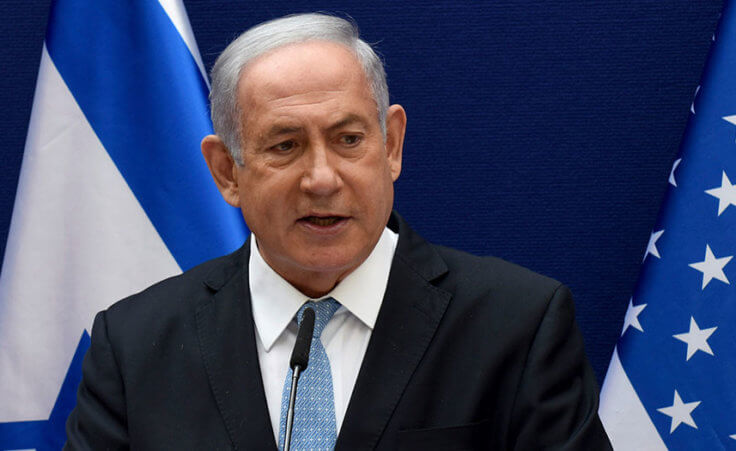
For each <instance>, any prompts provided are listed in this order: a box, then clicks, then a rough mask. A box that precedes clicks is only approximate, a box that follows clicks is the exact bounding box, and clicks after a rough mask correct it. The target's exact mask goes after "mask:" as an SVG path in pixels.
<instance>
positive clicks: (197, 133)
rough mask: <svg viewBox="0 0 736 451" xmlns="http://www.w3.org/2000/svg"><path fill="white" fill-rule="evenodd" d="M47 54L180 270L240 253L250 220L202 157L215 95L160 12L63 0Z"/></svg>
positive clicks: (53, 18)
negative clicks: (229, 200)
mask: <svg viewBox="0 0 736 451" xmlns="http://www.w3.org/2000/svg"><path fill="white" fill-rule="evenodd" d="M46 45H47V48H48V51H49V54H50V56H51V59H52V60H53V62H54V64H55V65H56V67H57V69H58V71H59V72H60V74H61V76H62V78H63V79H64V81H65V82H66V84H67V86H68V87H69V89H70V91H71V92H72V94H73V96H74V98H75V99H76V101H77V103H78V104H79V106H80V107H81V109H82V111H83V112H84V114H85V116H86V117H87V120H88V121H89V122H90V124H91V126H92V128H93V129H94V131H95V133H96V134H97V136H98V137H99V139H100V141H101V142H102V144H103V146H104V147H105V149H106V150H107V152H108V153H109V154H110V157H111V158H112V160H113V161H114V162H115V165H116V166H117V168H118V169H119V170H120V172H121V173H122V175H123V177H124V178H125V180H126V182H127V183H128V186H130V188H131V190H132V191H133V193H134V194H135V196H136V198H137V199H138V201H139V202H140V204H141V206H142V207H143V209H144V210H145V212H146V214H147V215H148V217H149V219H150V220H151V222H152V223H153V225H154V227H155V228H156V230H157V231H158V233H159V234H160V235H161V238H162V239H163V241H164V243H165V244H166V246H167V247H168V249H169V250H170V251H171V253H172V255H173V256H174V258H175V259H176V261H177V263H178V264H179V266H180V267H181V268H182V269H183V270H186V269H188V268H190V267H192V266H194V265H196V264H197V263H200V262H202V261H204V260H207V259H209V258H212V257H215V256H218V255H222V254H224V253H227V252H229V251H231V250H234V249H235V248H237V247H238V246H239V245H241V244H242V242H243V240H244V237H245V225H244V223H243V220H242V217H241V216H240V213H239V212H238V211H237V210H236V209H234V208H232V207H230V206H229V205H227V204H226V203H225V202H224V201H223V200H222V198H221V197H220V194H219V193H218V191H217V189H216V187H215V185H214V183H213V182H212V180H211V177H210V174H209V171H208V169H207V167H206V164H205V162H204V159H203V158H202V155H201V153H200V150H199V142H200V140H201V139H202V138H203V137H204V136H205V135H207V134H210V133H212V125H211V123H210V120H209V117H208V107H207V100H206V97H207V86H206V84H205V82H204V80H203V78H202V75H201V73H200V71H199V69H198V67H197V65H196V63H195V61H194V58H193V57H192V55H191V53H190V52H189V49H188V48H187V46H186V44H185V43H184V41H183V40H182V38H181V36H180V35H179V33H178V32H177V30H176V28H175V27H174V25H173V24H172V23H171V21H170V19H169V17H168V16H167V15H166V12H165V11H164V10H163V8H162V7H161V5H160V4H159V2H157V1H155V0H141V1H135V2H121V1H119V0H96V1H94V2H90V1H89V0H58V1H56V2H55V3H54V4H53V6H52V10H51V14H50V16H49V28H48V30H47V36H46ZM83 152H84V149H80V159H81V158H84V155H83Z"/></svg>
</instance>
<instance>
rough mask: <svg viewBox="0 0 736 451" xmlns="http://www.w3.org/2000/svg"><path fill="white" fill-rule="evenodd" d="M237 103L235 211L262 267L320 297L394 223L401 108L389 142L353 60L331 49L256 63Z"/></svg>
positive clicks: (303, 50) (301, 47)
mask: <svg viewBox="0 0 736 451" xmlns="http://www.w3.org/2000/svg"><path fill="white" fill-rule="evenodd" d="M238 101H239V105H240V107H241V111H243V113H242V117H241V120H242V124H243V128H242V130H241V131H242V136H243V139H242V143H241V148H242V160H243V165H242V166H234V171H235V174H234V177H235V180H236V181H237V191H238V204H239V205H238V206H239V207H240V208H241V209H242V211H243V216H244V217H245V221H246V223H247V224H248V227H249V228H250V229H251V231H252V232H253V233H254V234H255V235H256V237H257V242H258V247H259V250H260V252H261V254H262V255H263V257H264V259H265V260H266V262H267V263H268V264H269V265H270V266H271V267H272V268H274V269H275V270H276V271H277V272H278V273H279V274H280V275H281V276H282V277H284V278H285V279H286V280H288V281H289V282H291V283H292V284H293V285H295V286H296V287H297V288H299V289H300V290H302V291H303V292H304V293H305V294H307V295H311V296H316V295H321V294H323V292H327V291H329V290H330V289H331V288H332V287H333V286H334V285H335V284H336V283H337V282H339V281H340V280H342V278H344V277H345V275H347V274H348V273H350V272H351V271H352V270H354V269H355V268H356V267H357V266H359V265H360V264H361V263H362V262H363V261H364V260H365V259H366V258H367V257H368V255H369V254H370V252H371V251H372V249H373V247H374V246H375V244H376V243H377V242H378V239H379V237H380V235H381V233H382V231H383V228H384V227H385V225H386V223H387V221H388V217H389V215H390V213H391V208H392V205H393V182H394V180H396V178H397V177H398V176H399V172H400V171H401V145H402V143H403V132H404V125H405V116H404V113H403V109H401V107H400V106H398V105H395V106H392V107H391V109H390V110H389V119H388V120H387V122H388V128H389V130H388V137H387V141H386V142H384V140H383V136H382V134H381V129H380V125H379V123H378V117H377V110H376V103H375V101H374V100H373V97H372V96H371V91H370V88H369V85H368V81H367V79H366V76H365V74H364V73H363V71H362V69H361V67H360V65H359V63H358V61H357V59H356V58H355V56H353V54H352V53H351V52H350V51H349V50H348V49H347V48H345V47H343V46H341V45H338V44H335V43H329V42H307V43H301V44H293V45H289V46H286V47H282V48H280V49H277V50H275V51H273V52H271V53H268V54H266V55H264V56H262V57H260V58H258V59H256V60H255V61H254V62H252V63H251V64H250V65H249V66H248V67H247V68H246V69H245V71H244V72H243V74H242V78H241V81H240V84H239V87H238ZM397 108H398V109H399V110H401V111H399V112H397ZM397 115H398V116H400V117H399V119H398V121H399V122H400V124H398V123H397V119H396V116H397ZM397 124H398V125H400V127H397ZM399 129H400V133H398V132H397V130H399ZM397 134H399V135H400V136H397Z"/></svg>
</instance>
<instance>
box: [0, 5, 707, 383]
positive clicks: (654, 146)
mask: <svg viewBox="0 0 736 451" xmlns="http://www.w3.org/2000/svg"><path fill="white" fill-rule="evenodd" d="M136 1H143V0H136ZM184 3H185V4H186V7H187V10H188V13H189V18H190V21H191V23H192V27H193V29H194V34H195V36H196V38H197V42H198V44H199V49H200V51H201V53H202V58H203V60H204V63H205V66H206V67H207V68H208V69H209V68H210V67H211V66H212V64H213V62H214V59H215V58H216V56H217V55H218V53H219V52H220V51H221V50H222V49H223V48H224V47H225V45H227V43H228V42H229V41H230V40H231V39H232V38H233V37H235V36H236V35H237V34H238V33H239V32H240V31H242V30H244V29H246V28H248V27H250V26H251V25H254V24H256V23H259V22H261V21H264V20H267V19H270V18H274V17H278V16H281V15H284V14H288V13H295V12H306V11H328V12H334V13H338V14H347V15H350V16H351V17H353V18H354V19H355V20H356V22H357V23H358V24H359V26H360V28H361V31H362V35H363V38H364V39H366V40H367V41H369V42H371V43H375V44H376V46H377V48H378V50H379V51H380V53H381V54H382V55H383V56H384V58H385V60H386V67H387V73H388V81H389V89H390V91H391V101H392V103H400V104H402V105H403V106H404V107H405V108H406V111H407V114H408V118H409V122H408V131H407V137H406V144H405V148H404V169H403V172H402V174H401V178H400V179H399V182H398V183H397V185H396V209H397V210H398V211H399V212H401V213H402V215H404V217H405V218H406V219H407V220H408V221H409V222H410V224H412V226H413V227H414V228H415V229H416V230H417V231H419V232H420V233H422V234H423V235H424V236H425V237H426V238H427V239H429V240H430V241H433V242H436V243H441V244H445V245H449V246H453V247H457V248H460V249H464V250H467V251H469V252H473V253H476V254H483V255H496V256H500V257H502V258H505V259H507V260H511V261H513V262H516V263H519V264H521V265H524V266H527V267H529V268H531V269H533V270H535V271H538V272H541V273H544V274H547V275H549V276H551V277H554V278H556V279H559V280H561V281H563V282H565V283H566V284H568V285H569V286H570V287H571V288H572V290H573V293H574V294H575V297H576V305H577V315H578V320H579V322H580V325H581V328H582V330H583V334H584V335H585V340H586V349H587V352H588V355H589V357H590V359H591V361H592V364H593V366H594V368H595V370H596V373H597V375H598V377H599V380H602V378H603V376H604V374H605V370H606V368H607V365H608V361H609V359H610V356H611V352H612V350H613V346H614V344H615V342H616V339H617V338H618V335H619V333H620V330H621V324H622V321H623V316H624V312H625V311H626V306H627V304H628V299H629V296H630V294H631V291H632V289H633V285H634V282H635V279H636V275H637V272H638V269H639V264H640V262H641V258H642V256H643V252H644V249H645V248H646V244H647V241H648V239H649V233H650V231H651V227H652V226H653V224H654V221H655V217H656V214H657V211H658V208H659V204H660V201H661V198H662V195H663V193H664V191H665V188H666V184H667V178H668V175H669V171H670V168H671V165H672V162H673V159H674V155H675V153H676V151H677V147H678V144H679V141H680V138H681V136H682V133H683V131H684V128H685V124H686V121H687V117H688V114H689V107H690V102H691V99H692V96H693V93H694V92H695V89H696V87H697V85H698V80H699V77H700V73H701V70H702V68H703V63H704V61H705V58H706V55H707V52H708V48H709V45H710V41H711V35H712V32H713V30H715V25H716V22H717V21H718V17H719V13H720V9H721V2H720V1H698V2H693V1H690V0H681V1H641V0H629V1H620V0H617V1H605V2H578V1H569V0H556V1H495V2H480V1H434V2H429V1H427V2H419V1H406V2H400V1H373V2H366V1H340V2H337V1H306V0H305V1H292V2H273V1H248V2H239V1H232V0H217V1H215V0H185V1H184ZM48 7H49V0H3V1H2V2H0V27H1V28H0V67H1V68H2V77H0V105H1V106H2V110H3V115H2V121H0V131H1V132H2V145H1V146H0V152H1V154H0V161H1V163H0V254H2V252H3V251H4V249H5V240H6V237H7V232H8V227H9V223H10V216H11V211H12V207H13V200H14V196H15V189H16V184H17V179H18V172H19V170H20V162H21V158H22V152H23V145H24V141H25V135H26V132H27V127H28V119H29V116H30V109H31V102H32V98H33V89H34V85H35V79H36V74H37V70H38V63H39V59H40V55H41V47H42V42H43V36H44V31H45V26H46V17H47V14H48ZM203 164H204V162H203ZM39 270H41V271H43V270H48V271H53V270H54V268H39Z"/></svg>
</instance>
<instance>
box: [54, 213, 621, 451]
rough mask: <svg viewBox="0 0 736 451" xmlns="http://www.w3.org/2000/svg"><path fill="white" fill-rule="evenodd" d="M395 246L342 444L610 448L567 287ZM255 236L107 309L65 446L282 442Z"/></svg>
mask: <svg viewBox="0 0 736 451" xmlns="http://www.w3.org/2000/svg"><path fill="white" fill-rule="evenodd" d="M389 227H391V228H392V229H393V230H397V231H398V233H399V242H398V247H397V250H396V254H395V256H394V260H393V264H392V267H391V273H390V276H389V281H388V287H387V290H386V295H385V298H384V300H383V305H382V306H381V310H380V313H379V315H378V319H377V321H376V325H375V328H374V331H373V334H372V336H371V339H370V343H369V345H368V349H367V351H366V354H365V359H364V360H363V365H362V367H361V370H360V373H359V375H358V379H357V381H356V384H355V389H354V390H353V394H352V397H351V399H350V403H349V406H348V409H347V412H346V415H345V419H344V422H343V425H342V428H341V430H340V432H339V436H338V439H337V445H336V448H337V449H345V450H359V449H374V448H376V449H522V450H532V449H545V448H554V449H558V448H564V449H580V450H596V449H610V445H609V444H608V439H607V438H606V435H605V433H604V432H603V429H602V426H601V424H600V421H599V419H598V416H597V408H598V394H597V388H596V382H595V378H594V375H593V372H592V370H591V368H590V366H589V364H588V363H587V360H586V358H585V355H584V352H583V341H582V338H581V335H580V332H579V330H578V328H577V326H576V323H575V319H574V312H573V303H572V299H571V296H570V292H569V291H568V289H567V288H566V287H564V286H562V285H560V284H559V283H558V282H556V281H554V280H551V279H549V278H546V277H543V276H540V275H537V274H534V273H532V272H530V271H528V270H525V269H523V268H521V267H518V266H515V265H513V264H510V263H507V262H504V261H501V260H499V259H495V258H480V257H474V256H471V255H468V254H465V253H462V252H459V251H456V250H452V249H448V248H444V247H440V246H434V245H431V244H428V243H427V242H425V241H424V240H423V239H422V238H421V237H420V236H418V235H417V234H416V233H414V232H413V231H412V230H411V229H410V228H409V227H408V225H407V224H406V223H405V222H404V221H403V220H402V219H401V218H400V217H399V216H398V215H397V214H395V213H394V214H393V215H392V217H391V220H390V222H389ZM248 257H249V246H248V244H246V245H245V246H244V247H243V248H241V249H240V250H238V251H237V252H235V253H233V254H231V255H228V256H225V257H221V258H218V259H215V260H212V261H209V262H207V263H204V264H202V265H200V266H198V267H196V268H194V269H192V270H190V271H187V272H185V273H184V274H182V275H180V276H177V277H173V278H171V279H168V280H165V281H163V282H161V283H158V284H156V285H154V286H152V287H151V288H149V289H147V290H145V291H143V292H142V293H139V294H136V295H134V296H131V297H130V298H128V299H125V300H123V301H121V302H118V303H117V304H115V305H113V306H112V307H110V308H109V309H108V310H106V311H103V312H101V313H99V314H98V315H97V317H96V319H95V323H94V327H93V330H92V345H91V348H90V349H89V351H88V353H87V355H86V357H85V359H84V365H83V380H82V383H81V385H80V387H79V393H78V402H77V406H76V408H75V409H74V411H73V412H72V414H71V415H70V417H69V420H68V422H67V434H68V440H69V441H68V444H67V446H68V447H69V448H70V449H95V450H97V449H120V448H126V447H128V446H129V447H131V448H133V449H151V450H161V449H208V450H209V449H213V450H214V449H236V448H237V449H257V450H267V449H274V448H275V447H276V444H275V443H274V438H273V437H274V435H273V432H272V429H271V423H270V420H269V416H268V414H267V407H266V398H265V395H264V391H263V385H262V381H261V373H260V369H259V365H258V356H257V351H256V343H255V339H256V338H255V331H254V327H253V318H252V313H251V305H250V293H249V289H248V271H247V264H248Z"/></svg>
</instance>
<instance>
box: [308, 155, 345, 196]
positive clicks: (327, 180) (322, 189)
mask: <svg viewBox="0 0 736 451" xmlns="http://www.w3.org/2000/svg"><path fill="white" fill-rule="evenodd" d="M305 156H306V158H305V160H306V163H305V166H306V167H305V169H304V174H303V175H302V179H301V182H300V188H301V190H302V191H303V192H305V193H308V194H312V195H315V196H329V195H331V194H334V193H335V192H337V191H338V190H340V188H341V187H342V184H343V182H342V179H341V178H340V175H339V173H338V171H337V167H336V165H337V164H338V163H339V161H338V160H339V157H338V156H337V155H334V154H332V153H331V152H330V150H329V149H328V148H327V147H326V146H324V145H316V146H312V148H311V149H310V150H309V152H307V155H305Z"/></svg>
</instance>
